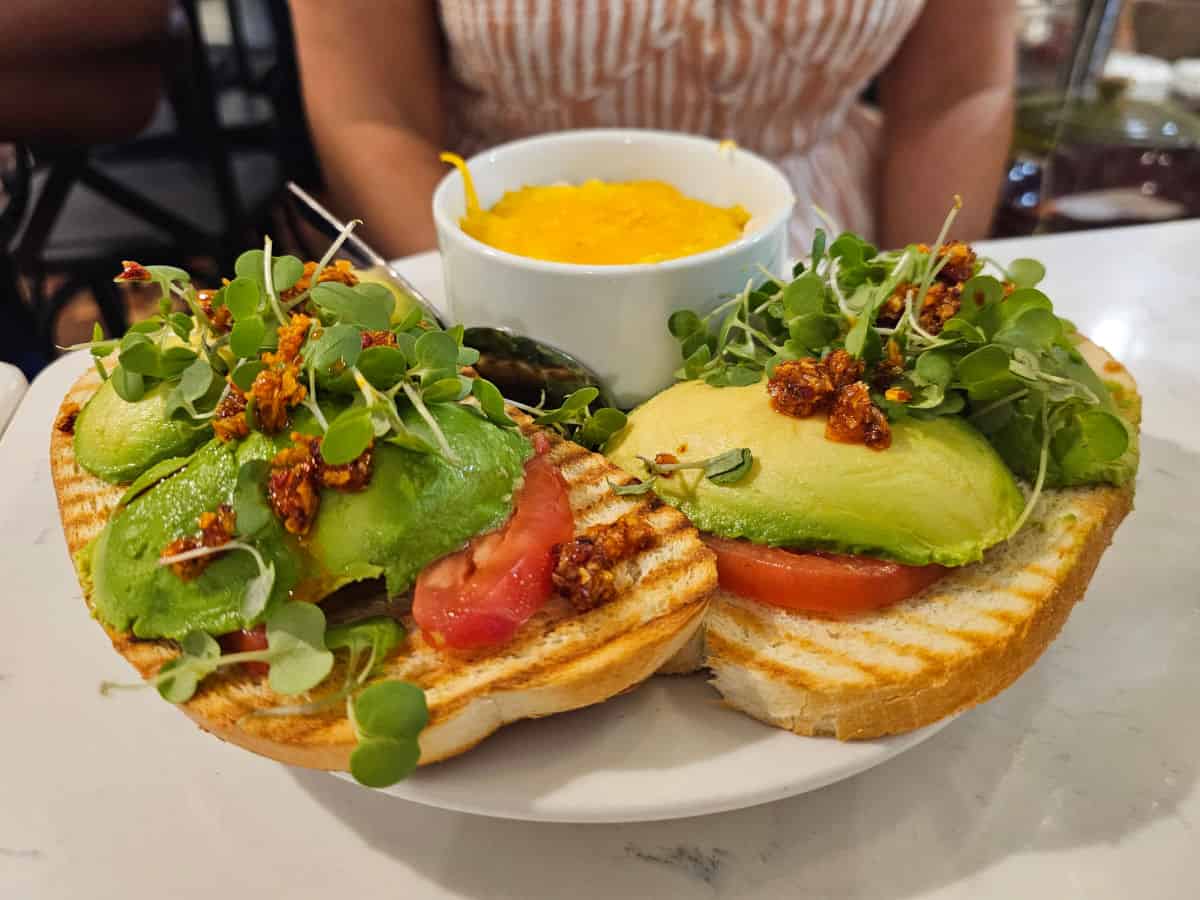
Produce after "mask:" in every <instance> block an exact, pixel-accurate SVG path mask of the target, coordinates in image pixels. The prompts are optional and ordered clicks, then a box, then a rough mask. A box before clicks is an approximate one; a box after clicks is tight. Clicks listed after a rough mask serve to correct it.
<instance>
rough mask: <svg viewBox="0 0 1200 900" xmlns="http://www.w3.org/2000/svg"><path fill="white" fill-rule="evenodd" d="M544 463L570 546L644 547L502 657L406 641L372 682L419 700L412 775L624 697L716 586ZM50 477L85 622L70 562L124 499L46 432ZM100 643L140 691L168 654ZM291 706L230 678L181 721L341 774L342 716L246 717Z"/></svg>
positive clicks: (665, 527)
mask: <svg viewBox="0 0 1200 900" xmlns="http://www.w3.org/2000/svg"><path fill="white" fill-rule="evenodd" d="M99 384H100V379H99V376H98V374H97V373H96V372H95V371H94V370H89V371H88V372H87V373H85V374H84V375H83V376H81V377H80V378H79V379H78V380H77V381H76V382H75V384H74V385H72V387H71V389H70V391H69V392H68V393H67V395H66V397H65V398H64V399H63V404H62V407H61V408H60V416H61V415H63V414H66V413H69V412H70V411H71V409H73V408H78V407H82V406H83V404H84V403H86V401H87V399H88V398H89V397H90V396H91V394H92V393H93V392H94V391H95V390H96V388H97V387H98V386H99ZM548 457H549V459H550V460H551V461H552V462H554V463H555V465H556V466H558V468H559V469H560V471H561V472H562V473H563V475H564V477H565V478H566V481H567V483H568V487H569V494H570V501H571V506H572V510H573V511H574V513H575V516H576V529H577V531H578V532H582V531H583V530H585V529H586V528H588V527H590V526H593V525H597V524H602V523H605V522H611V521H613V520H615V519H617V518H619V517H620V516H622V515H625V514H627V513H630V512H635V513H636V514H637V515H639V516H642V517H644V519H645V520H646V521H647V522H648V523H649V524H650V525H651V526H652V528H653V529H654V531H655V534H656V535H657V541H656V543H655V545H654V546H652V547H651V548H649V549H648V550H646V551H644V552H642V553H640V554H639V555H638V556H636V557H635V558H634V559H633V560H631V561H630V562H628V563H626V564H624V565H626V566H627V567H628V568H627V571H626V575H625V576H624V578H623V581H622V584H621V588H620V590H619V592H618V596H617V598H616V599H615V600H614V601H613V602H611V603H609V604H606V605H605V606H602V607H600V608H598V609H595V610H592V611H589V612H587V613H583V614H579V615H574V614H568V611H567V610H566V608H565V606H564V605H563V604H556V603H554V602H552V603H551V604H550V606H549V608H548V609H547V610H546V611H544V612H542V613H540V614H539V615H538V616H536V617H535V618H534V619H533V620H532V621H531V622H529V623H527V624H526V625H525V626H524V627H523V628H522V629H521V631H520V632H519V633H518V634H517V636H516V638H515V639H514V640H513V641H512V642H511V643H509V644H507V645H505V646H503V647H501V648H498V649H496V650H494V651H490V652H477V653H473V654H469V655H456V654H452V653H448V652H443V651H439V650H437V649H436V648H434V647H432V646H430V645H429V644H428V643H426V642H425V641H424V640H423V639H422V637H421V636H420V634H419V632H418V631H417V630H416V629H415V628H411V627H410V629H409V630H410V637H409V639H408V641H407V642H406V645H405V647H404V648H403V649H402V651H401V652H400V653H399V654H397V655H395V656H393V657H392V658H391V659H389V660H388V661H387V663H386V664H385V665H384V666H383V668H382V671H381V673H380V675H379V676H377V677H378V678H381V679H388V678H399V679H404V680H409V681H413V682H415V683H417V684H420V685H421V686H422V687H423V688H424V689H425V691H426V698H427V701H428V703H429V708H430V722H429V725H428V726H427V727H426V729H425V730H424V731H423V732H422V734H421V737H420V743H421V764H422V765H426V764H428V763H432V762H437V761H439V760H442V759H447V758H449V757H451V756H455V755H457V754H459V753H462V752H464V751H466V750H468V749H470V748H471V747H473V746H475V744H477V743H479V742H480V741H481V740H483V739H484V738H486V737H487V736H488V735H489V734H491V733H492V732H494V731H496V730H497V729H498V728H500V727H501V726H503V725H505V724H508V723H510V722H513V721H517V720H518V719H524V718H534V717H540V716H547V715H552V714H553V713H556V712H561V711H564V710H569V709H576V708H578V707H582V706H587V705H590V704H592V703H598V702H601V701H603V700H605V699H608V698H609V697H611V696H613V695H615V694H619V693H621V692H623V691H626V690H628V689H630V688H631V687H633V686H635V685H636V684H638V683H640V682H641V681H643V680H645V679H646V678H648V677H649V676H650V675H652V674H654V672H655V670H656V669H657V668H658V667H659V666H660V665H662V663H663V662H665V661H666V660H667V659H669V658H670V657H671V656H673V655H674V654H675V652H676V651H677V650H678V649H679V648H680V647H681V646H683V645H684V644H685V643H687V641H688V640H689V639H690V638H691V637H692V635H693V634H694V632H695V631H696V630H697V628H698V627H699V626H700V623H701V621H702V619H703V616H704V613H705V611H706V609H707V605H708V599H709V597H710V596H711V594H712V592H713V590H714V589H715V587H716V583H717V575H716V563H715V560H714V558H713V555H712V553H711V551H709V550H708V548H707V547H705V546H704V544H703V543H702V541H701V540H700V537H699V535H698V533H697V532H696V530H695V528H693V527H692V526H691V523H690V522H688V521H687V519H686V518H684V516H683V515H681V514H680V513H678V512H677V511H676V510H674V509H672V508H671V507H669V506H666V505H664V504H661V503H659V502H657V501H656V500H654V499H653V498H646V497H618V496H616V495H614V494H613V493H612V491H611V489H610V488H609V481H610V480H612V481H614V482H620V483H624V482H627V481H630V480H631V479H629V478H628V476H626V475H625V474H624V473H622V472H621V471H620V470H618V469H616V468H615V467H614V466H612V465H610V464H609V463H608V462H607V461H606V460H605V459H604V458H603V457H602V456H600V455H598V454H595V453H590V452H589V451H587V450H585V449H583V448H582V447H578V446H576V445H574V444H571V443H569V442H566V441H562V440H559V439H557V438H555V437H552V438H551V448H550V450H549V452H548ZM50 463H51V472H52V475H53V481H54V487H55V492H56V495H57V498H58V505H59V513H60V517H61V519H62V524H63V532H64V535H65V537H66V540H67V546H68V548H69V549H70V552H71V556H72V559H73V560H75V564H76V570H77V573H78V574H79V576H80V584H81V587H82V588H83V594H84V599H85V601H86V602H87V604H88V606H89V609H91V585H90V578H89V576H88V572H87V569H86V566H82V565H81V561H82V560H81V551H82V550H83V549H84V548H85V547H86V546H87V545H88V544H89V542H90V541H92V540H93V539H94V538H95V537H96V536H97V535H98V534H99V533H100V532H101V530H103V528H104V525H105V523H106V522H107V521H108V519H109V517H110V516H111V515H112V512H113V510H114V509H115V507H116V505H117V502H118V500H119V499H120V497H121V496H122V494H123V493H124V488H123V487H120V486H114V485H110V484H107V483H105V482H103V481H101V480H100V479H97V478H95V477H93V476H91V475H90V474H88V473H87V472H85V471H84V470H82V469H81V468H80V467H79V465H78V464H77V462H76V461H75V455H74V449H73V440H72V436H71V434H69V433H67V432H65V431H61V430H59V429H58V428H57V427H56V428H55V429H54V431H53V432H52V436H51V441H50ZM93 616H94V610H93ZM407 624H409V625H410V626H411V622H409V623H407ZM105 631H106V632H107V634H108V636H109V639H110V640H111V642H112V645H113V648H114V649H115V650H116V651H117V652H118V653H120V654H121V655H122V656H123V657H125V659H126V660H128V661H129V663H130V664H131V665H132V666H133V667H134V668H135V669H136V670H137V671H138V673H139V674H140V675H141V676H142V677H143V678H149V677H152V676H153V675H154V674H155V673H157V671H158V670H159V668H160V667H161V666H162V665H163V664H164V663H165V662H167V661H168V660H170V659H172V658H174V657H175V656H177V655H178V647H177V645H176V644H175V643H174V642H173V641H165V640H141V639H137V638H134V637H133V636H132V635H130V634H128V633H125V632H118V631H114V630H112V629H110V628H107V627H105ZM338 676H339V672H338V670H337V669H335V672H334V675H333V677H332V678H330V679H329V683H331V684H336V683H339V682H340V679H339V677H338ZM315 696H319V695H312V696H305V697H302V698H299V700H300V702H304V701H305V700H306V699H313V698H315ZM295 702H297V698H294V697H287V698H285V697H281V696H279V695H277V694H275V693H274V692H272V691H271V690H270V688H269V687H268V686H267V684H266V682H265V679H264V678H262V677H258V676H252V675H247V674H246V673H244V672H242V671H240V669H238V670H236V671H235V670H228V671H226V670H222V671H219V672H218V673H216V674H215V675H213V676H210V678H208V679H206V681H205V682H204V684H203V686H202V687H201V689H200V690H199V691H198V692H197V693H196V695H195V697H193V698H192V699H191V700H190V701H188V702H187V703H185V704H183V705H182V706H181V707H180V708H181V709H182V710H183V711H184V712H185V713H186V714H187V715H188V716H189V717H190V718H191V719H192V720H193V721H194V722H195V723H196V724H197V725H199V726H200V727H201V728H203V729H204V730H206V731H209V732H211V733H213V734H215V735H217V736H218V737H220V738H222V739H223V740H226V741H229V742H230V743H234V744H237V745H239V746H241V747H244V748H246V749H248V750H251V751H253V752H255V753H259V754H261V755H263V756H268V757H271V758H273V759H277V760H279V761H281V762H285V763H289V764H291V765H297V766H304V767H308V768H316V769H331V770H345V769H347V768H348V765H349V756H350V753H351V752H352V751H353V749H354V747H355V744H356V741H355V738H354V734H353V729H352V728H351V726H350V723H349V722H348V721H347V719H346V717H345V714H344V710H343V708H342V707H340V706H339V707H335V708H334V710H333V711H330V712H327V713H325V714H319V715H313V716H288V717H266V716H259V715H254V714H255V713H256V712H258V711H261V710H264V709H268V708H270V707H274V706H280V705H284V704H291V703H295Z"/></svg>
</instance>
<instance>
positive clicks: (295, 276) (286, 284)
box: [271, 256, 304, 292]
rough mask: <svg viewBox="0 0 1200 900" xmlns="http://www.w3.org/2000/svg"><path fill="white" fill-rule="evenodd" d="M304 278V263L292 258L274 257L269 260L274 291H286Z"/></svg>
mask: <svg viewBox="0 0 1200 900" xmlns="http://www.w3.org/2000/svg"><path fill="white" fill-rule="evenodd" d="M303 276H304V263H303V262H301V261H300V260H299V259H297V258H296V257H294V256H276V257H275V258H274V259H273V260H271V281H272V282H274V284H275V290H276V291H280V292H282V291H286V290H287V289H288V288H290V287H292V286H293V285H295V283H296V282H297V281H299V280H300V279H301V278H302V277H303Z"/></svg>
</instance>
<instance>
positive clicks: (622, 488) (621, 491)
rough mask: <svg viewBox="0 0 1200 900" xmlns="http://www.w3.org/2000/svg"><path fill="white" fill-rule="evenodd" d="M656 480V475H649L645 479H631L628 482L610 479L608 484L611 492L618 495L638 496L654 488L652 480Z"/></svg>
mask: <svg viewBox="0 0 1200 900" xmlns="http://www.w3.org/2000/svg"><path fill="white" fill-rule="evenodd" d="M656 481H658V477H657V476H655V475H651V476H650V477H649V478H647V479H646V480H645V481H633V482H630V483H629V484H617V483H616V482H614V481H610V482H609V483H608V486H609V487H610V488H611V489H612V492H613V493H614V494H616V495H617V496H618V497H639V496H641V495H642V494H648V493H650V492H651V491H653V490H654V482H656Z"/></svg>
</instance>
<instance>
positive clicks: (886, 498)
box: [606, 381, 1024, 566]
mask: <svg viewBox="0 0 1200 900" xmlns="http://www.w3.org/2000/svg"><path fill="white" fill-rule="evenodd" d="M735 447H748V448H750V450H751V452H752V453H753V454H754V464H753V467H752V468H751V470H750V474H749V475H747V476H746V477H745V478H744V479H742V480H741V481H739V482H737V483H736V484H732V485H724V486H723V485H718V484H714V483H713V482H711V481H709V480H707V479H705V478H704V477H703V475H702V473H701V472H699V471H697V470H685V471H681V472H676V473H674V474H673V475H672V476H671V477H670V478H660V479H658V481H657V482H656V483H655V491H656V492H657V493H658V495H659V496H660V497H661V498H662V499H663V500H665V501H666V502H668V503H670V504H672V505H673V506H677V507H678V508H679V509H680V510H681V511H682V512H683V513H684V514H685V515H687V516H688V517H689V518H690V519H691V520H692V522H693V523H695V525H696V526H697V527H698V528H700V530H701V531H707V532H711V533H713V534H716V535H720V536H722V537H731V538H745V539H747V540H749V541H752V542H753V543H756V544H768V545H771V546H780V547H793V548H798V549H810V550H812V549H823V550H832V551H835V552H840V553H854V554H862V555H866V556H877V557H883V558H886V559H893V560H896V561H897V562H901V563H905V564H908V565H927V564H929V563H939V564H941V565H946V566H960V565H965V564H966V563H970V562H974V561H976V560H978V559H980V558H981V557H982V555H983V551H984V550H986V549H987V548H988V547H990V546H992V545H993V544H996V543H999V542H1000V541H1003V540H1004V539H1005V538H1006V537H1007V536H1008V533H1009V531H1010V530H1011V529H1012V527H1013V525H1014V524H1015V523H1016V521H1017V518H1018V517H1019V516H1020V514H1021V510H1022V508H1023V506H1024V499H1023V497H1022V494H1021V490H1020V488H1018V486H1017V483H1016V481H1015V480H1014V478H1013V475H1012V473H1011V472H1010V471H1009V470H1008V468H1007V467H1006V466H1005V465H1004V463H1003V461H1002V460H1001V459H1000V457H999V456H998V455H997V453H996V451H995V450H993V449H992V447H991V445H989V444H988V442H987V440H986V439H985V438H984V437H983V435H981V434H980V433H979V432H978V431H976V430H975V429H974V428H972V427H971V426H970V425H968V424H966V423H965V422H963V421H962V420H960V419H957V418H953V417H942V418H938V419H934V420H929V421H915V420H910V421H902V422H895V423H893V424H892V446H891V447H890V448H889V449H887V450H878V451H877V450H871V449H868V448H867V447H864V446H861V445H852V444H842V443H837V442H834V441H829V440H826V438H825V418H824V417H823V416H813V417H810V418H805V419H797V418H793V417H791V416H785V415H783V414H781V413H778V412H776V411H775V410H774V409H772V408H771V405H770V401H769V399H768V397H767V392H766V390H765V386H764V384H763V383H759V384H754V385H749V386H746V387H722V388H716V387H711V386H709V385H706V384H704V383H703V382H699V381H689V382H684V383H681V384H677V385H675V386H674V387H671V388H669V389H667V390H666V391H664V392H663V393H661V394H659V395H658V396H656V397H653V398H651V399H650V400H649V401H647V402H646V403H645V404H643V405H642V406H641V407H639V408H638V409H636V410H634V412H633V413H632V414H631V415H630V417H629V424H628V426H627V427H626V428H625V429H624V430H623V431H622V432H620V433H619V434H617V435H616V436H615V437H614V438H613V440H612V441H610V443H609V446H608V447H607V448H606V453H607V454H608V456H609V457H610V458H611V459H612V461H613V462H614V463H616V464H617V465H618V466H620V467H621V468H622V469H624V470H625V471H627V472H629V473H630V474H632V475H635V476H638V477H644V476H645V474H646V470H645V467H644V466H643V465H642V463H641V462H640V461H639V460H638V457H639V456H645V457H649V458H653V457H654V455H655V454H657V453H672V454H675V455H676V456H678V457H679V458H680V459H681V460H685V461H686V460H699V459H704V458H707V457H710V456H715V455H717V454H719V453H722V452H724V451H726V450H730V449H733V448H735Z"/></svg>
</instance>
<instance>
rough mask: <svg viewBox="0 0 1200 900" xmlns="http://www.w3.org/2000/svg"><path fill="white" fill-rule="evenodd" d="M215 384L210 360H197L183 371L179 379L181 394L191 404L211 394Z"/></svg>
mask: <svg viewBox="0 0 1200 900" xmlns="http://www.w3.org/2000/svg"><path fill="white" fill-rule="evenodd" d="M212 382H213V370H212V367H211V366H210V365H209V364H208V360H205V359H199V358H198V359H196V360H195V361H194V362H193V363H192V364H191V365H190V366H188V367H187V368H186V369H184V370H183V374H182V376H181V377H180V379H179V393H180V395H181V396H182V397H183V398H184V399H185V400H187V401H188V402H189V403H195V402H196V401H197V400H199V399H200V398H201V397H203V396H204V395H205V394H207V393H208V392H209V389H210V388H211V387H212Z"/></svg>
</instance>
